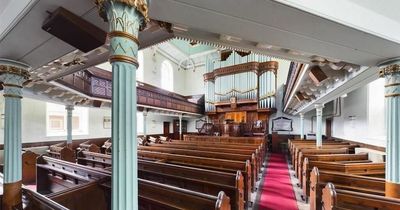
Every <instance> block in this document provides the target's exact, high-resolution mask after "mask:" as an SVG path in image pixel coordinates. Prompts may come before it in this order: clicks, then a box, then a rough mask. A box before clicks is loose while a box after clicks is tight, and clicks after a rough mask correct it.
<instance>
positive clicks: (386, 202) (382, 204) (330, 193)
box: [322, 183, 400, 210]
mask: <svg viewBox="0 0 400 210" xmlns="http://www.w3.org/2000/svg"><path fill="white" fill-rule="evenodd" d="M322 203H323V207H322V208H323V209H324V210H336V209H349V210H350V209H351V210H372V209H374V210H375V209H379V210H392V209H393V210H396V209H400V199H395V198H389V197H384V196H379V195H372V194H368V193H360V192H354V191H350V190H342V189H336V188H335V186H334V184H332V183H328V184H326V186H325V188H324V189H323V190H322Z"/></svg>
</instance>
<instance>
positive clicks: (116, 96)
mask: <svg viewBox="0 0 400 210" xmlns="http://www.w3.org/2000/svg"><path fill="white" fill-rule="evenodd" d="M96 3H97V5H98V7H99V12H100V16H101V17H103V19H104V20H105V21H108V22H109V34H108V36H109V38H110V57H109V61H110V63H111V65H112V131H111V133H112V134H111V136H112V142H113V152H112V209H113V210H125V209H138V179H137V143H136V137H137V127H136V126H137V119H136V111H137V110H136V109H137V105H136V69H137V67H138V65H139V64H138V62H137V52H138V45H139V41H138V38H137V37H138V33H139V27H143V26H145V23H146V21H147V20H148V18H147V5H146V1H144V0H131V1H127V0H97V1H96Z"/></svg>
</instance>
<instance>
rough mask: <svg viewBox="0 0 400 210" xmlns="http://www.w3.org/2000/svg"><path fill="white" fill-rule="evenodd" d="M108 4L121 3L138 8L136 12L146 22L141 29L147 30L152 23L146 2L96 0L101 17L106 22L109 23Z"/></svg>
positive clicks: (138, 0)
mask: <svg viewBox="0 0 400 210" xmlns="http://www.w3.org/2000/svg"><path fill="white" fill-rule="evenodd" d="M106 2H119V3H123V4H126V5H128V6H130V7H134V8H136V10H137V11H139V13H140V14H141V15H142V16H143V20H144V21H143V25H142V26H141V28H145V26H146V24H147V23H148V22H149V21H150V18H149V15H148V11H149V10H148V8H147V2H146V0H95V3H96V5H97V7H98V9H99V15H100V17H102V18H103V19H104V21H106V22H108V19H107V12H106V8H105V4H104V3H106Z"/></svg>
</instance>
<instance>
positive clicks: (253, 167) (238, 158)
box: [138, 146, 259, 191]
mask: <svg viewBox="0 0 400 210" xmlns="http://www.w3.org/2000/svg"><path fill="white" fill-rule="evenodd" d="M138 150H143V151H153V152H161V153H170V154H178V155H189V156H197V157H206V158H216V159H225V160H235V161H247V160H249V161H250V165H251V171H252V174H254V176H252V177H251V178H252V180H251V182H252V188H253V191H255V185H256V182H257V180H258V175H257V173H258V171H259V170H258V168H257V167H258V164H257V162H256V157H255V155H254V154H252V155H251V156H249V155H238V154H232V153H217V152H208V151H199V150H184V149H176V148H165V147H152V146H139V147H138Z"/></svg>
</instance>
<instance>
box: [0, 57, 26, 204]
mask: <svg viewBox="0 0 400 210" xmlns="http://www.w3.org/2000/svg"><path fill="white" fill-rule="evenodd" d="M27 68H28V66H27V65H25V64H21V63H19V62H15V61H10V60H5V59H0V80H1V81H2V82H3V86H4V94H3V96H4V100H5V107H4V180H3V181H4V184H3V188H4V194H3V204H2V205H3V209H5V210H11V209H14V208H18V209H19V208H22V189H21V187H22V139H21V111H22V110H21V98H22V84H23V82H24V81H25V80H26V79H28V77H29V74H28V72H27V71H26V69H27Z"/></svg>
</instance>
